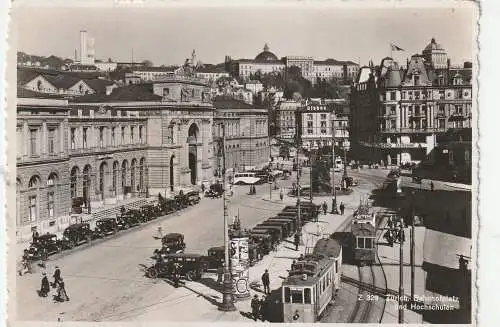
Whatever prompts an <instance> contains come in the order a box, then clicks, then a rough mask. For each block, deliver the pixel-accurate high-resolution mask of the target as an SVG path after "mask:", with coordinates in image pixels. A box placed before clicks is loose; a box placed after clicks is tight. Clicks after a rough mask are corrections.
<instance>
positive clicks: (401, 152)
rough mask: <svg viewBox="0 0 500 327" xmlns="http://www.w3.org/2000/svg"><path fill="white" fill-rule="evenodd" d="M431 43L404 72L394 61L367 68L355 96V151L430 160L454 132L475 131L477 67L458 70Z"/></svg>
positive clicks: (395, 159)
mask: <svg viewBox="0 0 500 327" xmlns="http://www.w3.org/2000/svg"><path fill="white" fill-rule="evenodd" d="M443 51H444V50H443V48H442V47H441V46H440V45H439V44H437V43H436V41H435V40H434V39H432V41H431V43H430V44H429V45H428V46H427V47H426V48H425V50H424V51H423V53H424V55H423V56H421V55H413V56H412V57H411V59H410V60H408V62H407V65H406V67H405V68H402V67H400V66H399V65H398V63H396V62H394V61H393V60H392V59H391V58H384V59H383V60H382V62H381V64H380V66H379V67H374V66H373V65H370V67H363V68H362V69H361V71H360V74H359V75H358V79H357V82H356V84H355V86H354V87H353V91H352V96H351V110H352V123H351V125H352V139H353V143H354V144H353V149H354V150H355V153H356V156H357V157H358V158H359V159H365V160H372V161H377V162H378V161H380V160H383V161H385V162H387V163H388V164H402V163H409V162H417V163H418V162H420V161H422V160H424V159H426V158H427V157H428V156H429V155H430V154H431V153H432V151H433V149H434V148H435V146H436V144H437V143H439V139H440V137H441V136H442V135H443V134H444V133H445V132H446V131H447V130H448V129H450V128H470V127H471V119H472V85H471V77H472V65H471V64H470V63H465V64H464V66H463V67H460V68H457V67H452V66H451V65H450V61H449V60H446V61H445V62H446V64H445V66H443Z"/></svg>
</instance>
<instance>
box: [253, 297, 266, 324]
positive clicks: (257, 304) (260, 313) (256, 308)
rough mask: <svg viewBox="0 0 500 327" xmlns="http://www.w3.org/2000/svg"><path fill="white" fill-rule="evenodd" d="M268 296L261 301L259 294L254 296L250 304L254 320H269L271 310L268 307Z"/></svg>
mask: <svg viewBox="0 0 500 327" xmlns="http://www.w3.org/2000/svg"><path fill="white" fill-rule="evenodd" d="M268 303H269V301H268V296H267V295H262V298H261V299H259V296H258V295H257V294H255V295H254V297H253V298H252V301H251V302H250V306H251V307H252V318H253V320H255V321H257V319H260V320H262V321H266V320H269V310H268V308H267V306H268Z"/></svg>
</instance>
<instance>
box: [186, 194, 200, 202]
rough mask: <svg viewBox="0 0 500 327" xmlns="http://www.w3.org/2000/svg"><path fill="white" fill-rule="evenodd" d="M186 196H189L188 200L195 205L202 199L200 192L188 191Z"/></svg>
mask: <svg viewBox="0 0 500 327" xmlns="http://www.w3.org/2000/svg"><path fill="white" fill-rule="evenodd" d="M186 196H187V201H188V203H189V205H195V204H198V203H200V200H201V198H200V192H198V191H190V192H187V193H186Z"/></svg>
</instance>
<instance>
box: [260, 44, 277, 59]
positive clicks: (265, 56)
mask: <svg viewBox="0 0 500 327" xmlns="http://www.w3.org/2000/svg"><path fill="white" fill-rule="evenodd" d="M255 60H263V61H270V60H278V57H277V56H276V55H275V54H274V53H272V52H271V51H269V46H268V45H267V43H266V44H265V45H264V51H262V52H261V53H259V54H258V55H257V56H256V57H255Z"/></svg>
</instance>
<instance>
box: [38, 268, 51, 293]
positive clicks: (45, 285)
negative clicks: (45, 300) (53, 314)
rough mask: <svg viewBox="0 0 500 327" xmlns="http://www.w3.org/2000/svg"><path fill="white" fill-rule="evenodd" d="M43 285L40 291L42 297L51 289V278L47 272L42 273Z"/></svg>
mask: <svg viewBox="0 0 500 327" xmlns="http://www.w3.org/2000/svg"><path fill="white" fill-rule="evenodd" d="M42 276H43V277H42V286H41V287H40V292H39V293H38V294H39V295H40V296H41V297H46V296H47V294H49V291H50V285H49V279H48V278H47V274H46V273H42Z"/></svg>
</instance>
